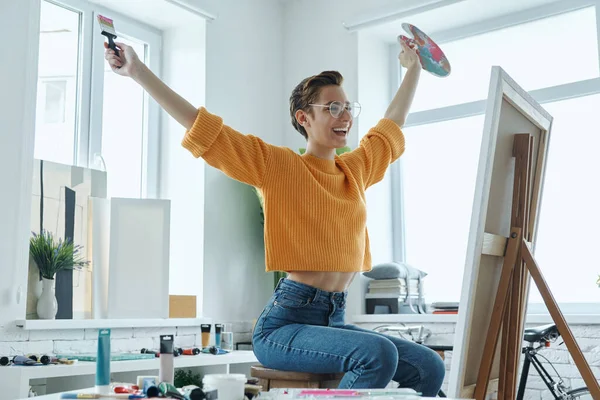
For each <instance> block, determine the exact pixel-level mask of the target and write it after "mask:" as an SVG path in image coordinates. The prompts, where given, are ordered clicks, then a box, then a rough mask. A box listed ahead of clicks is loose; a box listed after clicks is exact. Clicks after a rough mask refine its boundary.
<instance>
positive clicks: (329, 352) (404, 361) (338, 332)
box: [252, 279, 446, 397]
mask: <svg viewBox="0 0 600 400" xmlns="http://www.w3.org/2000/svg"><path fill="white" fill-rule="evenodd" d="M346 300H347V293H346V292H326V291H323V290H320V289H317V288H314V287H312V286H308V285H305V284H302V283H298V282H295V281H291V280H289V279H281V280H280V281H279V284H278V285H277V288H276V289H275V292H274V293H273V296H272V297H271V299H270V301H269V303H268V304H267V305H266V307H265V308H264V310H263V312H262V314H261V315H260V317H259V318H258V320H257V321H256V325H255V327H254V332H253V338H252V342H253V348H254V353H255V355H256V358H257V359H258V361H259V362H260V363H261V364H262V365H264V366H265V367H267V368H273V369H278V370H287V371H290V370H292V371H298V372H315V373H341V372H344V373H345V374H344V377H343V378H342V380H341V382H340V384H339V388H357V389H358V388H373V389H375V388H384V387H386V386H387V384H388V383H390V381H392V380H393V381H396V382H398V384H399V385H400V387H403V388H412V389H414V390H416V391H417V392H421V393H422V394H423V396H430V397H435V396H436V395H437V393H438V391H439V390H440V388H441V386H442V382H443V380H444V374H445V372H446V371H445V367H444V362H443V361H442V359H441V357H440V356H439V355H438V354H437V353H436V352H434V351H433V350H431V349H429V348H427V347H425V346H422V345H420V344H417V343H414V342H411V341H409V340H405V339H402V338H400V337H393V336H388V335H384V334H381V333H377V332H375V331H371V330H367V329H362V328H359V327H357V326H354V325H346V324H345V323H344V313H345V307H346Z"/></svg>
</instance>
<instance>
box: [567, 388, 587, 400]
mask: <svg viewBox="0 0 600 400" xmlns="http://www.w3.org/2000/svg"><path fill="white" fill-rule="evenodd" d="M567 396H568V397H567V399H569V400H571V399H578V400H586V399H590V400H591V399H592V396H591V395H590V391H589V390H588V388H586V387H580V388H577V389H573V390H569V391H568V392H567Z"/></svg>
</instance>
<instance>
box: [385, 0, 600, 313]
mask: <svg viewBox="0 0 600 400" xmlns="http://www.w3.org/2000/svg"><path fill="white" fill-rule="evenodd" d="M565 3H566V2H565ZM565 3H563V2H556V3H551V4H548V5H542V6H539V7H536V8H532V9H529V10H525V11H520V12H516V13H512V14H508V15H504V16H501V17H496V18H493V19H491V20H486V21H482V22H478V23H473V24H469V25H465V26H461V27H459V28H454V29H449V30H446V31H442V32H438V33H437V34H435V37H436V42H437V43H438V44H440V45H442V46H443V43H446V42H450V41H455V40H460V39H466V38H469V37H472V36H475V35H480V34H484V33H488V32H492V31H495V30H499V29H505V28H509V27H515V26H518V25H521V24H524V23H527V22H532V21H535V20H541V19H544V18H548V17H553V16H557V15H560V14H565V13H568V12H571V11H576V10H580V9H582V8H587V7H595V13H596V34H597V35H596V37H597V44H598V48H599V51H598V56H599V58H600V0H573V1H571V2H569V3H567V4H565ZM398 51H399V46H398V45H394V46H390V55H389V57H390V60H392V62H394V63H395V64H394V65H395V66H396V67H395V69H396V70H397V71H398V73H397V74H393V76H392V82H391V83H392V85H391V87H392V89H393V90H392V91H391V93H390V98H391V96H393V94H394V93H395V91H396V89H397V88H398V87H399V86H400V82H401V80H402V67H401V66H400V65H399V64H398V62H397V57H398ZM599 61H600V60H599ZM396 78H397V79H396ZM394 88H395V89H394ZM529 94H530V95H531V96H532V97H533V98H534V99H535V100H536V101H537V102H539V103H540V104H541V105H543V104H545V103H551V102H555V101H561V100H568V99H573V98H578V97H584V96H588V95H593V94H600V76H598V77H596V78H592V79H586V80H581V81H577V82H572V83H567V84H560V85H556V86H551V87H546V88H541V89H536V90H531V91H529ZM485 104H486V99H481V100H477V101H471V102H466V103H460V104H454V105H451V106H446V107H440V108H433V109H427V110H423V111H418V112H415V113H411V114H410V115H409V116H408V118H407V121H406V124H405V125H404V128H408V127H413V126H418V125H426V124H431V123H435V122H441V121H449V120H453V119H459V118H465V117H471V116H476V115H482V114H484V113H485ZM390 175H391V178H392V179H391V196H392V236H393V238H392V240H393V243H394V248H393V256H394V259H396V260H398V261H405V260H406V239H405V237H406V233H405V230H406V227H405V220H404V217H403V216H404V196H405V193H404V190H403V186H402V175H403V167H402V158H400V160H398V161H397V162H395V163H394V164H392V166H391V168H390ZM598 305H600V302H589V303H559V306H560V307H561V309H562V310H563V313H564V314H565V315H581V314H586V315H600V311H599V309H600V308H599V307H598ZM528 313H529V314H546V313H547V311H546V308H545V304H543V303H537V302H536V303H533V302H531V303H528Z"/></svg>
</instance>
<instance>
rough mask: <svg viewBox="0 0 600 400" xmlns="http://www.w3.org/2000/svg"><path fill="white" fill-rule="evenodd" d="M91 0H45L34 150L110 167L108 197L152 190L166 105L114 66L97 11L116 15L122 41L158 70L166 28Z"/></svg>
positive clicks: (147, 194)
mask: <svg viewBox="0 0 600 400" xmlns="http://www.w3.org/2000/svg"><path fill="white" fill-rule="evenodd" d="M92 4H93V3H89V2H87V1H84V0H44V1H42V3H41V18H40V46H39V66H38V70H39V74H38V75H39V78H38V93H37V115H36V139H35V155H34V156H35V158H38V159H43V160H47V161H53V162H58V163H62V164H67V165H78V166H82V167H87V168H96V169H104V170H106V171H107V181H108V182H107V183H108V195H109V196H110V197H138V198H139V197H153V196H155V195H156V189H155V188H156V187H157V179H158V178H157V173H156V172H155V171H157V164H158V149H157V146H156V143H158V128H159V127H158V124H159V121H158V114H159V112H160V111H159V109H158V106H157V105H156V104H155V103H153V102H150V101H149V98H148V95H147V94H146V93H145V92H144V91H143V90H142V89H141V87H140V86H139V85H137V84H135V83H134V82H133V81H132V80H131V79H129V78H124V77H121V76H119V75H117V74H115V73H114V72H112V71H111V70H110V68H109V66H108V64H107V63H106V61H105V59H104V48H103V47H102V42H104V41H105V40H106V38H105V37H104V36H102V34H101V32H100V27H99V25H98V22H97V20H96V15H97V14H98V13H99V14H102V15H105V16H109V18H111V19H113V22H114V26H115V29H116V32H117V35H118V39H117V40H118V41H121V42H125V43H127V44H129V45H131V46H133V47H134V49H135V51H136V52H137V54H138V55H139V57H140V59H141V60H142V61H143V62H144V63H145V64H146V65H148V66H149V67H150V69H152V71H154V72H155V73H156V74H157V75H159V76H160V71H159V69H158V66H159V63H158V59H159V56H160V47H161V33H160V31H157V30H154V29H153V28H150V27H148V26H145V25H142V24H140V23H138V22H134V21H133V20H129V19H127V18H125V17H123V16H121V15H119V14H118V13H115V12H113V11H109V10H105V9H102V8H100V7H99V6H96V5H92ZM88 54H89V55H91V57H90V56H87V55H88ZM83 55H86V57H84V56H83Z"/></svg>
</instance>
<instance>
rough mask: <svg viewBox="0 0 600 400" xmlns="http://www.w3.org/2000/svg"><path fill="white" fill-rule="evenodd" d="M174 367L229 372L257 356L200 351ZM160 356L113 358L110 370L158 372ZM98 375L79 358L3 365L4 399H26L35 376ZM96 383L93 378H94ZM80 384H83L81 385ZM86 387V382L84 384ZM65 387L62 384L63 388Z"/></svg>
mask: <svg viewBox="0 0 600 400" xmlns="http://www.w3.org/2000/svg"><path fill="white" fill-rule="evenodd" d="M174 361H175V362H174V365H175V368H194V367H216V368H218V369H220V370H222V371H221V372H223V373H229V372H230V370H231V369H232V368H233V369H234V370H237V369H239V368H245V367H248V370H249V367H250V365H252V364H256V363H257V362H258V360H257V359H256V356H255V355H254V353H253V352H252V351H248V350H237V351H232V352H231V353H229V354H222V355H218V356H215V355H212V354H198V355H196V356H179V357H176V358H175V360H174ZM159 363H160V361H159V359H158V358H153V359H145V360H131V361H113V362H111V365H110V372H111V373H119V372H136V371H155V372H156V373H155V375H158V369H159ZM95 375H96V363H95V362H85V361H79V362H77V363H75V364H73V365H43V366H42V365H41V366H8V367H0V387H1V388H2V393H1V394H0V398H1V399H2V400H16V399H27V396H28V394H29V385H30V380H32V379H44V378H46V379H51V378H67V377H87V378H89V377H90V376H91V377H93V376H95ZM92 383H93V381H92ZM79 387H81V386H79ZM84 387H85V386H84ZM72 389H73V388H72V387H65V388H64V391H70V390H72ZM61 390H62V388H61ZM36 398H37V399H46V398H48V399H58V398H60V396H59V395H58V397H57V396H56V395H55V396H54V397H52V395H50V396H49V397H46V396H38V397H36Z"/></svg>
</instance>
